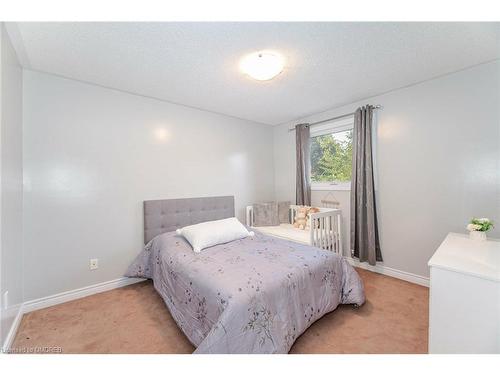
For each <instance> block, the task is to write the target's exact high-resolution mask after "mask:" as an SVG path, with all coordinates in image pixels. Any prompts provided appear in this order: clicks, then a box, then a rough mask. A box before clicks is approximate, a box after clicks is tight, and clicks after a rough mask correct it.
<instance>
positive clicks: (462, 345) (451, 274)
mask: <svg viewBox="0 0 500 375" xmlns="http://www.w3.org/2000/svg"><path fill="white" fill-rule="evenodd" d="M429 266H430V273H431V278H430V305H429V353H500V241H498V240H488V241H484V242H480V241H474V240H471V239H469V237H468V236H467V235H465V234H457V233H450V234H448V236H447V237H446V239H445V240H444V241H443V243H442V244H441V246H439V248H438V249H437V251H436V252H435V253H434V255H433V256H432V258H431V259H430V260H429Z"/></svg>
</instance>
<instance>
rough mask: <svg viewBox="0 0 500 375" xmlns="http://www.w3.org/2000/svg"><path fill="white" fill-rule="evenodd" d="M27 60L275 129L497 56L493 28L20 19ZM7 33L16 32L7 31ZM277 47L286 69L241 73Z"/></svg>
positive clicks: (19, 43) (20, 47) (17, 27)
mask: <svg viewBox="0 0 500 375" xmlns="http://www.w3.org/2000/svg"><path fill="white" fill-rule="evenodd" d="M10 28H11V30H12V29H14V32H13V33H15V34H17V37H16V38H13V39H14V43H15V44H16V50H17V51H18V54H19V55H20V56H21V60H23V61H22V62H23V64H24V65H25V66H26V67H28V68H32V69H35V70H40V71H44V72H49V73H54V74H58V75H62V76H65V77H69V78H74V79H78V80H82V81H87V82H91V83H95V84H99V85H103V86H107V87H112V88H116V89H120V90H125V91H129V92H133V93H137V94H141V95H146V96H151V97H156V98H160V99H164V100H167V101H170V102H174V103H179V104H184V105H188V106H192V107H197V108H201V109H205V110H210V111H214V112H219V113H224V114H227V115H231V116H235V117H240V118H244V119H249V120H253V121H257V122H261V123H266V124H271V125H275V124H279V123H283V122H287V121H290V120H294V119H297V118H300V117H303V116H305V115H309V114H311V113H315V112H319V111H322V110H326V109H329V108H334V107H336V106H339V105H342V104H346V103H350V102H353V101H357V100H360V99H364V98H367V97H370V96H373V95H377V94H380V93H383V92H386V91H389V90H393V89H396V88H399V87H403V86H406V85H409V84H412V83H416V82H419V81H423V80H426V79H430V78H433V77H436V76H439V75H442V74H446V73H450V72H453V71H457V70H460V69H462V68H465V67H468V66H471V65H475V64H479V63H482V62H486V61H490V60H493V59H496V58H498V57H499V50H498V33H499V27H498V24H496V23H17V24H11V25H10ZM9 33H10V32H9ZM261 49H271V50H276V51H279V52H280V53H281V54H283V55H284V56H285V58H286V60H287V63H286V67H285V70H284V72H283V73H282V74H281V75H279V76H278V77H277V78H275V79H273V80H271V81H267V82H259V81H254V80H252V79H250V78H248V77H247V76H245V75H243V74H241V73H240V71H239V68H238V63H239V60H240V58H241V57H242V56H243V55H245V54H247V53H249V52H253V51H256V50H261Z"/></svg>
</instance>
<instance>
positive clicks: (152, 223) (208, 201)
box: [144, 196, 234, 244]
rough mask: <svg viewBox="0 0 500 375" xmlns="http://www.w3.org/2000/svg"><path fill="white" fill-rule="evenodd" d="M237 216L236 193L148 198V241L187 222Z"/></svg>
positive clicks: (146, 219)
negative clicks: (235, 212) (235, 209)
mask: <svg viewBox="0 0 500 375" xmlns="http://www.w3.org/2000/svg"><path fill="white" fill-rule="evenodd" d="M228 217H234V197H233V196H227V197H204V198H183V199H161V200H154V201H144V243H145V244H146V243H148V242H149V241H151V240H152V239H153V238H154V237H155V236H157V235H159V234H162V233H165V232H171V231H174V230H176V229H177V228H181V227H184V226H186V225H192V224H198V223H202V222H204V221H210V220H219V219H226V218H228Z"/></svg>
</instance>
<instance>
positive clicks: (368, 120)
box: [351, 105, 382, 265]
mask: <svg viewBox="0 0 500 375" xmlns="http://www.w3.org/2000/svg"><path fill="white" fill-rule="evenodd" d="M372 128H373V107H372V106H370V105H367V106H365V107H361V108H358V109H357V110H356V112H355V113H354V131H353V142H352V144H353V150H352V178H351V253H352V255H353V256H354V257H356V258H359V260H360V261H361V262H368V263H369V264H371V265H375V262H376V261H382V252H381V251H380V242H379V235H378V224H377V207H376V205H375V184H374V178H373V155H372Z"/></svg>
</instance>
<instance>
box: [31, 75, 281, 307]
mask: <svg viewBox="0 0 500 375" xmlns="http://www.w3.org/2000/svg"><path fill="white" fill-rule="evenodd" d="M272 132H273V130H272V127H270V126H266V125H261V124H257V123H253V122H249V121H244V120H239V119H235V118H231V117H226V116H222V115H218V114H214V113H210V112H205V111H201V110H196V109H192V108H187V107H183V106H178V105H174V104H169V103H166V102H162V101H158V100H154V99H148V98H144V97H141V96H136V95H131V94H127V93H123V92H119V91H115V90H111V89H105V88H101V87H98V86H94V85H89V84H84V83H80V82H76V81H73V80H68V79H63V78H58V77H55V76H52V75H47V74H41V73H36V72H33V71H28V70H27V71H25V74H24V177H25V187H24V189H25V190H24V204H25V206H24V226H25V272H26V275H27V277H26V281H25V299H26V300H31V299H34V298H38V297H43V296H47V295H51V294H54V293H58V292H62V291H66V290H71V289H75V288H79V287H83V286H87V285H91V284H95V283H98V282H102V281H108V280H112V279H115V278H119V277H121V276H122V275H123V273H124V271H125V270H126V268H127V266H128V265H129V264H130V262H131V261H132V260H133V259H134V257H135V256H136V255H137V254H138V252H139V251H140V250H141V247H142V240H143V220H142V201H143V200H148V199H162V198H181V197H197V196H215V195H226V194H227V195H234V196H235V200H236V210H237V216H238V217H239V218H240V219H241V220H243V219H244V206H245V205H247V204H251V203H252V202H254V201H259V200H269V199H272V198H273V193H274V170H273V153H272V147H273V143H272V142H273V141H272ZM90 258H99V266H100V267H99V269H98V270H95V271H90V270H89V264H88V263H89V259H90Z"/></svg>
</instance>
